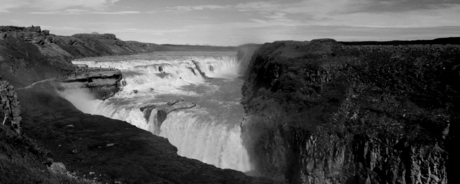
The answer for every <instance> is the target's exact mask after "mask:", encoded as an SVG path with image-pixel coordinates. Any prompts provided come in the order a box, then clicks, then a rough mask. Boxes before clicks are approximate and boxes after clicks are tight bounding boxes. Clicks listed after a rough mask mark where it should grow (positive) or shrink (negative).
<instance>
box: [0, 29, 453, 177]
mask: <svg viewBox="0 0 460 184" xmlns="http://www.w3.org/2000/svg"><path fill="white" fill-rule="evenodd" d="M0 32H1V34H0V62H1V67H0V72H1V75H2V77H3V79H4V80H6V81H8V82H9V84H7V85H6V83H5V86H9V85H13V86H15V87H16V89H15V91H16V92H17V95H14V94H13V93H12V94H13V95H9V96H7V97H5V99H6V98H8V99H12V97H14V98H15V96H17V98H18V99H19V100H20V104H21V105H20V109H21V110H20V112H18V111H16V112H15V113H13V114H12V117H15V118H16V119H21V120H20V124H21V127H22V130H21V131H20V132H18V131H15V129H14V128H8V127H7V126H1V130H2V131H1V132H0V136H1V137H2V139H0V146H1V147H0V149H1V150H3V151H2V153H0V154H1V155H2V156H1V157H0V158H1V160H0V164H1V165H2V166H10V167H11V168H19V169H17V170H20V171H21V173H14V172H10V171H8V170H4V169H0V173H1V174H2V176H6V177H2V178H1V179H0V182H2V183H7V182H10V181H14V180H18V181H23V182H45V183H53V182H54V183H62V182H63V181H64V182H74V183H85V182H91V181H97V182H101V183H154V182H163V183H309V184H322V183H347V184H352V183H366V184H367V183H448V182H449V183H456V182H457V181H458V179H457V178H456V177H455V171H456V168H455V167H456V165H458V163H459V160H458V158H456V157H455V155H458V151H457V150H456V149H455V146H456V145H458V143H459V137H458V130H459V127H458V125H457V124H456V123H455V122H457V121H458V120H459V119H460V116H459V113H458V112H459V107H458V104H460V99H459V96H460V94H459V90H460V85H459V84H458V81H459V80H460V75H459V72H460V67H459V66H460V63H459V62H460V47H459V46H458V45H456V44H458V42H457V41H456V40H458V39H455V38H450V39H438V40H434V41H416V42H407V41H400V42H386V43H383V42H382V43H379V42H337V41H335V40H333V39H318V40H312V41H305V42H298V41H277V42H274V43H266V44H263V45H256V44H251V45H243V46H240V47H238V48H231V47H221V48H219V47H215V48H213V47H207V46H205V47H199V46H172V45H156V44H144V43H138V42H125V41H121V40H119V39H117V38H116V37H115V35H112V34H96V35H94V34H77V35H74V36H69V37H66V36H56V35H52V34H50V32H49V31H46V30H43V31H42V30H41V29H40V28H39V27H30V28H20V27H12V26H7V27H0ZM165 50H174V51H177V50H213V51H216V50H217V51H229V50H230V51H239V52H238V54H237V58H238V60H240V61H241V62H242V65H241V68H240V70H239V71H238V72H239V73H242V74H244V75H243V76H242V78H243V79H244V84H243V87H242V89H241V92H242V99H241V104H242V105H243V106H244V111H245V116H244V117H241V120H242V121H241V124H240V125H239V127H240V128H241V138H242V140H243V143H244V146H245V147H246V149H247V150H248V153H249V156H250V157H249V158H250V162H251V165H252V167H253V168H254V169H253V171H251V172H250V173H248V174H250V175H254V176H258V177H250V176H247V175H246V174H244V173H242V172H239V171H234V170H230V169H221V168H217V167H216V166H213V165H209V164H204V163H202V162H199V161H198V160H195V159H189V158H185V157H182V156H179V155H178V154H177V153H178V149H177V148H176V147H175V146H173V145H172V144H171V143H170V142H169V141H168V139H166V138H163V137H159V136H157V135H158V134H160V132H158V130H159V128H158V127H161V126H162V123H163V122H164V121H165V120H166V119H168V117H169V113H171V112H173V111H181V110H183V109H189V108H194V107H195V105H196V104H194V103H192V102H187V101H171V102H170V103H167V104H165V105H163V106H144V107H142V108H141V109H139V110H140V111H142V113H143V114H144V116H143V118H145V119H148V117H151V115H150V113H152V111H153V110H155V111H158V112H160V111H161V112H162V113H158V112H157V113H158V114H157V116H156V118H157V121H156V122H157V124H156V125H155V126H156V128H154V129H155V130H156V131H157V132H156V133H155V131H150V132H149V131H145V130H142V129H139V128H137V127H135V126H133V125H131V124H129V123H126V122H125V121H120V120H114V119H109V118H106V117H103V116H99V115H89V114H84V113H82V112H81V111H79V110H78V109H77V108H76V107H74V106H73V105H72V104H71V103H70V102H68V101H66V100H65V99H63V98H62V96H61V95H60V94H59V90H60V89H61V90H63V89H85V90H88V91H89V92H90V93H91V94H93V95H94V97H95V98H96V99H99V100H107V99H109V98H111V97H112V96H114V95H116V94H117V93H120V89H122V88H123V82H122V79H123V78H124V77H125V78H126V76H123V75H122V74H121V72H120V71H119V70H117V69H103V68H99V69H98V68H87V66H84V65H72V63H71V62H70V61H71V60H75V59H78V58H84V57H96V56H108V55H129V54H137V53H148V52H158V51H165ZM193 64H195V65H197V64H196V63H193ZM197 68H198V67H197ZM201 69H203V70H205V69H206V70H211V69H209V68H201ZM201 69H200V73H201V72H202V71H201ZM162 70H163V68H162ZM212 70H214V68H213V69H212ZM193 73H196V74H197V75H198V71H196V72H193ZM201 75H202V77H203V78H206V79H209V78H212V77H208V76H206V75H203V74H201ZM40 81H45V82H43V83H37V84H35V83H36V82H40ZM2 84H3V83H2ZM33 84H35V85H33ZM30 85H32V87H30ZM128 85H130V84H128ZM5 89H7V90H12V88H11V87H6V88H5ZM54 89H57V90H54ZM147 91H148V90H147ZM122 92H125V93H126V92H132V91H122ZM140 92H142V91H140ZM136 93H137V92H136ZM2 99H4V97H3V96H2ZM9 104H17V103H9ZM18 107H19V106H18V105H14V107H13V109H17V108H18ZM19 113H20V118H18V116H19ZM13 119H14V118H13ZM152 132H154V133H152ZM18 159H19V160H24V161H23V162H15V161H16V160H18ZM49 160H51V162H52V163H57V162H60V163H63V164H65V167H66V169H67V170H68V171H69V173H71V176H73V177H74V178H73V179H72V177H71V178H68V177H64V176H60V175H57V176H56V174H53V173H52V172H51V171H48V169H47V166H46V164H43V163H49V162H50V161H49ZM22 163H27V164H28V165H31V166H30V167H29V166H27V167H26V166H25V165H21V164H22ZM1 168H3V167H1ZM42 170H43V171H42ZM38 172H44V173H45V174H37V173H38ZM24 175H26V176H28V177H24ZM88 180H90V181H88Z"/></svg>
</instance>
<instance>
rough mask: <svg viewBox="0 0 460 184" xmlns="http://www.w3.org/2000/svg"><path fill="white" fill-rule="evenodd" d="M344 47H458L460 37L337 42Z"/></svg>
mask: <svg viewBox="0 0 460 184" xmlns="http://www.w3.org/2000/svg"><path fill="white" fill-rule="evenodd" d="M339 43H341V44H344V45H425V44H427V45H429V44H441V45H445V44H451V45H459V44H460V37H446V38H436V39H433V40H393V41H358V42H346V41H345V42H339Z"/></svg>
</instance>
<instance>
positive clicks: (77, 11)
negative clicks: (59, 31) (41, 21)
mask: <svg viewBox="0 0 460 184" xmlns="http://www.w3.org/2000/svg"><path fill="white" fill-rule="evenodd" d="M140 13H142V12H139V11H112V12H111V11H88V10H82V9H68V10H64V11H43V12H30V14H36V15H56V14H60V15H83V14H86V15H87V14H97V15H130V14H140Z"/></svg>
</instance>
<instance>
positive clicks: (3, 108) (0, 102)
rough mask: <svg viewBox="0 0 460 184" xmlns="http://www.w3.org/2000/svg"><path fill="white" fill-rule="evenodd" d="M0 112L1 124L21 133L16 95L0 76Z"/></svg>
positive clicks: (19, 109)
mask: <svg viewBox="0 0 460 184" xmlns="http://www.w3.org/2000/svg"><path fill="white" fill-rule="evenodd" d="M0 112H2V115H3V118H2V125H3V126H5V125H10V126H11V127H12V128H13V129H14V130H15V131H16V133H18V134H20V133H21V120H22V118H21V107H20V105H19V100H18V95H17V94H16V91H15V90H14V87H13V86H11V85H10V84H9V83H8V82H7V81H4V80H1V78H0Z"/></svg>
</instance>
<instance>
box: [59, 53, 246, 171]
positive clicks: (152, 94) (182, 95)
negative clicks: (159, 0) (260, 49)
mask: <svg viewBox="0 0 460 184" xmlns="http://www.w3.org/2000/svg"><path fill="white" fill-rule="evenodd" d="M192 61H195V62H197V65H195V64H194V63H193V62H192ZM73 63H74V64H86V65H88V66H89V67H104V68H117V69H120V70H121V71H122V74H123V81H124V82H122V83H126V85H125V86H123V89H122V91H121V92H119V93H117V94H116V95H115V96H114V97H112V98H109V99H107V100H105V101H101V100H95V99H94V98H93V97H91V95H88V93H87V91H77V92H75V91H65V92H61V95H62V96H63V97H64V98H66V99H67V100H69V101H70V102H72V103H73V104H74V105H75V106H76V107H77V108H78V109H79V110H81V111H82V112H85V113H89V114H98V115H103V116H106V117H109V118H113V119H119V120H124V121H127V122H129V123H131V124H133V125H135V126H137V127H139V128H141V129H144V130H148V131H150V132H152V133H156V134H159V136H162V137H165V138H168V140H169V141H170V142H171V144H173V145H174V146H176V147H177V148H178V154H179V155H182V156H185V157H189V158H194V159H197V160H200V161H202V162H205V163H208V164H213V165H215V166H217V167H220V168H229V169H235V170H239V171H250V170H251V164H250V161H249V156H248V153H247V150H246V149H245V148H244V146H243V144H242V139H241V129H240V127H239V121H240V120H241V118H242V116H243V110H242V107H241V105H239V103H238V102H239V96H238V95H240V94H239V93H240V90H239V89H240V88H241V85H242V82H238V83H235V84H237V86H234V84H227V83H226V81H227V82H229V81H230V82H231V81H234V80H236V77H238V72H239V67H240V63H239V61H238V60H237V59H236V53H230V54H229V53H224V54H221V53H204V54H203V53H193V52H191V53H182V52H181V53H174V52H165V53H160V54H158V55H153V56H132V57H128V56H123V57H122V59H120V58H117V57H105V58H91V59H86V60H79V61H73ZM200 71H201V72H203V73H204V74H205V75H206V76H207V77H210V78H223V79H222V80H215V79H211V80H206V79H205V77H204V76H202V75H201V74H200ZM216 81H218V82H216ZM238 85H239V86H238ZM224 86H225V87H224ZM231 89H237V90H231ZM233 96H236V97H233ZM175 99H188V100H190V101H192V102H195V103H197V107H196V108H193V109H188V110H181V111H174V112H171V113H169V114H168V116H167V119H166V120H165V121H164V122H163V124H162V125H161V127H160V130H156V129H157V128H156V126H155V124H156V123H158V122H156V112H157V110H156V109H154V110H153V111H152V113H151V115H150V117H148V120H146V119H145V118H144V114H143V112H141V111H140V108H141V107H143V106H146V105H160V104H165V103H166V102H167V101H169V100H175ZM235 116H237V117H235ZM239 116H241V117H239Z"/></svg>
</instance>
